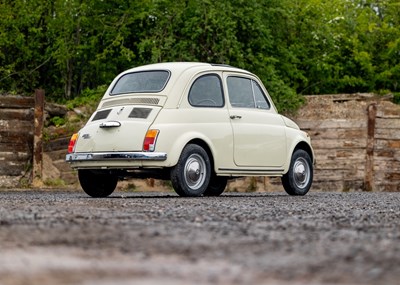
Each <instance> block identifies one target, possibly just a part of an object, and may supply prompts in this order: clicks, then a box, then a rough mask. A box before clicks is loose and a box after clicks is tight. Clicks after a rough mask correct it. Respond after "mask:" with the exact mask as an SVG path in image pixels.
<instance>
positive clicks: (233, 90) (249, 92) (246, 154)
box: [224, 73, 286, 168]
mask: <svg viewBox="0 0 400 285" xmlns="http://www.w3.org/2000/svg"><path fill="white" fill-rule="evenodd" d="M224 79H225V83H226V87H227V91H228V99H229V115H230V119H231V125H232V129H233V141H234V161H235V164H236V165H238V166H241V167H242V166H243V167H273V168H279V167H281V166H282V165H283V164H284V162H285V159H286V135H285V129H284V122H283V120H282V117H281V116H280V115H279V114H277V112H276V111H275V109H274V108H273V107H272V106H271V104H270V102H269V100H268V98H267V96H266V94H265V92H264V91H263V89H262V87H261V85H260V83H258V82H257V80H256V79H255V78H251V77H247V76H245V75H236V74H230V73H226V74H224Z"/></svg>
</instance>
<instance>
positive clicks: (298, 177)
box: [293, 157, 311, 188]
mask: <svg viewBox="0 0 400 285" xmlns="http://www.w3.org/2000/svg"><path fill="white" fill-rule="evenodd" d="M310 172H311V171H310V166H309V165H308V163H307V160H305V159H304V158H302V157H300V158H298V159H297V160H296V161H295V163H294V165H293V178H294V183H295V184H296V186H297V187H298V188H305V187H307V185H308V183H309V182H310Z"/></svg>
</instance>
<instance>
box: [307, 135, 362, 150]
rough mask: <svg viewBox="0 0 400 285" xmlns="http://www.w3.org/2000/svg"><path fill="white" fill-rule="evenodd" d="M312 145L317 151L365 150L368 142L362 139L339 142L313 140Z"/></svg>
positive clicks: (340, 140)
mask: <svg viewBox="0 0 400 285" xmlns="http://www.w3.org/2000/svg"><path fill="white" fill-rule="evenodd" d="M311 143H312V145H313V147H314V148H315V149H336V150H343V149H364V148H365V147H366V144H367V141H366V139H365V138H361V139H347V140H343V139H337V140H333V139H332V140H323V139H321V140H320V139H314V140H312V142H311Z"/></svg>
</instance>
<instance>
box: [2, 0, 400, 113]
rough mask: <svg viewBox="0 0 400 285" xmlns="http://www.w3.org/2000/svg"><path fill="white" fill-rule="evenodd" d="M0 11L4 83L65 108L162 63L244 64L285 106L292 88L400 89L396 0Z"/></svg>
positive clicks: (160, 0) (290, 103)
mask: <svg viewBox="0 0 400 285" xmlns="http://www.w3.org/2000/svg"><path fill="white" fill-rule="evenodd" d="M0 11H1V12H2V16H1V17H0V90H1V91H4V92H7V93H17V94H20V93H28V94H31V93H32V92H33V90H34V89H36V88H43V89H45V90H46V94H47V96H50V99H53V100H55V101H59V102H60V101H64V102H65V101H66V100H68V101H70V103H69V104H68V106H69V107H70V108H74V107H76V106H78V105H82V104H95V103H93V102H96V104H97V102H98V100H99V99H100V98H101V95H102V94H100V93H102V92H103V91H104V89H105V88H104V87H103V86H104V85H108V84H109V83H110V82H111V80H112V79H113V78H114V77H115V75H116V74H118V73H119V72H121V71H123V70H125V69H127V68H130V67H133V66H138V65H142V64H147V63H154V62H164V61H204V62H214V63H226V64H230V65H233V66H237V67H240V68H244V69H248V70H250V71H252V72H254V73H255V74H257V75H258V76H259V77H260V78H261V80H262V81H263V82H264V84H265V85H266V87H267V89H268V90H269V92H270V94H271V96H272V97H273V98H274V100H275V101H276V105H277V107H278V109H279V110H281V111H292V110H295V109H296V108H298V107H299V106H300V105H301V104H302V102H303V99H302V96H301V95H298V94H324V93H325V94H326V93H338V92H373V91H378V90H389V91H391V92H399V91H400V29H399V26H400V5H399V3H398V0H382V1H366V0H352V1H348V0H330V1H326V0H264V1H258V0H246V1H245V0H227V1H211V0H185V1H182V0H176V1H171V0H143V1H135V0H129V1H126V0H115V1H103V0H88V1H81V0H68V1H66V0H52V1H47V0H37V1H25V0H14V1H1V3H0ZM99 86H100V87H99ZM99 89H101V90H102V92H99V93H97V90H99ZM71 100H72V101H71Z"/></svg>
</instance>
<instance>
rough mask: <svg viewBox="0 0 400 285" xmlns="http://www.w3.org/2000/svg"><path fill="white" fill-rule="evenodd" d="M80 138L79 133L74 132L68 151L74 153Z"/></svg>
mask: <svg viewBox="0 0 400 285" xmlns="http://www.w3.org/2000/svg"><path fill="white" fill-rule="evenodd" d="M77 140H78V134H73V135H72V137H71V139H70V141H69V145H68V153H73V152H74V148H75V143H76V141H77Z"/></svg>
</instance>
